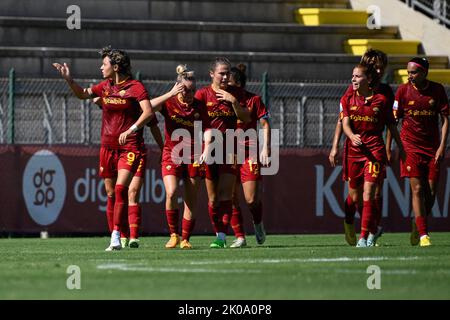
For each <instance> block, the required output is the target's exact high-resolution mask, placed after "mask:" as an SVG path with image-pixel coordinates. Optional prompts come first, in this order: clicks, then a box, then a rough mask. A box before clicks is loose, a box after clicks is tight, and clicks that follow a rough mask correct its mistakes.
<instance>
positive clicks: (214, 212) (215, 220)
mask: <svg viewBox="0 0 450 320" xmlns="http://www.w3.org/2000/svg"><path fill="white" fill-rule="evenodd" d="M208 213H209V219H210V220H211V225H212V227H213V229H214V232H215V233H218V232H219V228H220V226H221V228H223V221H222V219H220V221H219V208H214V207H212V206H211V205H210V204H209V203H208Z"/></svg>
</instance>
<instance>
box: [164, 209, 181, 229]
mask: <svg viewBox="0 0 450 320" xmlns="http://www.w3.org/2000/svg"><path fill="white" fill-rule="evenodd" d="M179 216H180V213H179V211H178V209H175V210H166V217H167V224H168V225H169V232H170V234H172V233H176V234H178V219H179Z"/></svg>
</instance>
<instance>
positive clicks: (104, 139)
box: [92, 80, 149, 150]
mask: <svg viewBox="0 0 450 320" xmlns="http://www.w3.org/2000/svg"><path fill="white" fill-rule="evenodd" d="M92 92H93V93H94V95H95V96H98V97H101V98H102V110H103V112H102V129H101V145H102V146H104V147H108V148H115V149H117V148H121V149H130V150H131V149H132V150H136V149H141V148H142V147H143V145H144V138H143V135H142V133H143V130H142V129H141V130H138V131H136V132H134V133H132V134H130V135H129V136H128V137H127V141H126V143H125V145H123V146H121V145H119V136H120V134H121V133H123V132H125V131H127V130H128V129H129V128H130V127H131V126H132V125H133V124H134V123H135V122H136V121H137V119H138V118H139V116H140V115H141V113H142V110H141V107H140V106H139V102H140V101H142V100H149V96H148V93H147V90H146V89H145V87H144V85H143V84H142V83H141V82H139V81H137V80H126V81H124V82H122V83H120V84H114V82H113V81H111V80H105V81H102V82H100V83H99V84H97V85H95V86H93V87H92Z"/></svg>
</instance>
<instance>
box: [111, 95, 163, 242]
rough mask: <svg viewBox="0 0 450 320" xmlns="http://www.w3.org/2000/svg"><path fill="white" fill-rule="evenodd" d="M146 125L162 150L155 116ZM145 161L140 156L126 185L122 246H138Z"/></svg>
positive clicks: (161, 140)
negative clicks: (134, 170)
mask: <svg viewBox="0 0 450 320" xmlns="http://www.w3.org/2000/svg"><path fill="white" fill-rule="evenodd" d="M150 103H151V101H150ZM147 126H148V127H150V132H151V133H152V136H153V138H154V139H155V142H156V143H157V144H158V147H159V148H160V150H161V152H162V150H163V147H164V142H163V139H162V136H161V131H159V128H158V120H157V119H156V117H154V118H152V120H150V122H149V123H148V124H147ZM146 163H147V161H146V158H145V157H144V158H142V159H141V162H140V163H139V167H138V169H137V170H136V173H135V174H134V176H133V179H132V180H131V183H130V185H129V187H128V223H127V224H126V225H124V226H123V228H122V229H123V230H122V231H121V234H120V243H121V245H122V248H125V247H127V246H129V247H130V248H139V228H140V226H141V222H142V209H141V205H140V204H139V196H140V192H141V188H142V185H143V184H144V174H145V168H146ZM112 208H114V207H112ZM111 216H112V215H111Z"/></svg>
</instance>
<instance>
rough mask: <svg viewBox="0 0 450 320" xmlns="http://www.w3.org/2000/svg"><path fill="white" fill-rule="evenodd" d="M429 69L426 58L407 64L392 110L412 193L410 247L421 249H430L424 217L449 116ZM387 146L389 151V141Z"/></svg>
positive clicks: (433, 192) (443, 95)
mask: <svg viewBox="0 0 450 320" xmlns="http://www.w3.org/2000/svg"><path fill="white" fill-rule="evenodd" d="M428 67H429V63H428V60H427V59H425V58H413V59H411V60H410V61H409V62H408V65H407V70H408V83H406V84H402V85H401V86H399V88H398V89H397V92H396V94H395V102H394V106H393V110H394V115H395V117H396V118H397V119H402V128H401V132H400V137H401V140H402V143H403V145H404V148H405V152H406V161H405V162H404V163H402V164H401V167H400V174H401V176H402V177H409V179H410V180H409V182H410V186H411V191H412V208H413V211H414V215H415V221H414V220H413V230H412V233H411V244H412V245H417V244H419V243H420V246H422V247H425V246H429V245H431V241H430V237H429V235H428V226H427V216H428V215H429V214H430V213H431V209H432V207H433V204H434V201H435V197H436V188H437V185H438V180H439V169H440V163H441V160H442V159H443V157H444V155H445V148H446V145H447V136H448V112H449V111H448V110H449V106H448V98H447V94H446V93H445V90H444V87H443V86H442V85H441V84H439V83H436V82H433V81H430V80H428V79H427V74H428ZM439 117H440V118H441V122H442V127H441V136H440V137H439ZM387 146H388V148H389V149H390V140H389V141H388V143H387ZM419 237H420V238H419Z"/></svg>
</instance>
